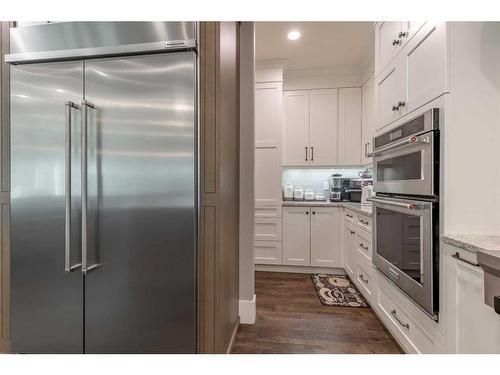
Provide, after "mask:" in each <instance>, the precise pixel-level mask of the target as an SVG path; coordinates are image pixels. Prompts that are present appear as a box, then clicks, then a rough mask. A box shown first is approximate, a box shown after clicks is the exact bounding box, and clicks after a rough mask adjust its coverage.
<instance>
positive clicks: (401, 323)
mask: <svg viewBox="0 0 500 375" xmlns="http://www.w3.org/2000/svg"><path fill="white" fill-rule="evenodd" d="M391 314H392V316H393V317H394V319H396V321H397V322H398V323H399V325H400V326H401V327H405V328H406V329H410V325H409V324H408V323H403V322H402V321H401V320H399V318H398V313H397V312H396V309H394V310H392V311H391Z"/></svg>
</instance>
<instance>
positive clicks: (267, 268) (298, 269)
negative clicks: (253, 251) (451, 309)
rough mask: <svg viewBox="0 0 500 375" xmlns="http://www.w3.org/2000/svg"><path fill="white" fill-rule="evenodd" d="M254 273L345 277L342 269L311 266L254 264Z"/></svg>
mask: <svg viewBox="0 0 500 375" xmlns="http://www.w3.org/2000/svg"><path fill="white" fill-rule="evenodd" d="M255 271H264V272H288V273H309V274H311V273H328V274H332V275H345V274H346V272H345V270H344V269H343V268H326V267H311V266H285V265H277V264H276V265H275V264H256V265H255Z"/></svg>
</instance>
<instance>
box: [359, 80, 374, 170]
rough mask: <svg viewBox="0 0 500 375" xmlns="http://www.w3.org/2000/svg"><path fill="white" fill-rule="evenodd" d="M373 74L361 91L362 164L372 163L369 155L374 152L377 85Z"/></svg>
mask: <svg viewBox="0 0 500 375" xmlns="http://www.w3.org/2000/svg"><path fill="white" fill-rule="evenodd" d="M374 82H375V81H374V77H373V74H372V75H371V77H370V78H369V79H368V80H367V81H366V82H365V84H364V85H363V87H362V89H361V100H362V104H361V109H362V111H361V115H362V117H361V139H362V142H361V146H362V147H361V164H368V163H371V161H372V160H371V158H369V157H368V156H366V155H367V153H370V152H372V137H373V129H374V123H375V83H374Z"/></svg>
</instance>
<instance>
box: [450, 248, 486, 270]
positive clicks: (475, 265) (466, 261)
mask: <svg viewBox="0 0 500 375" xmlns="http://www.w3.org/2000/svg"><path fill="white" fill-rule="evenodd" d="M451 257H452V258H455V259H458V260H461V261H462V262H464V263H467V264H470V265H471V266H474V267H480V265H479V263H474V262H471V261H470V260H467V259H464V258H462V257H461V256H460V253H459V252H458V251H457V252H456V253H455V254H452V256H451Z"/></svg>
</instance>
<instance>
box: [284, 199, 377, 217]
mask: <svg viewBox="0 0 500 375" xmlns="http://www.w3.org/2000/svg"><path fill="white" fill-rule="evenodd" d="M282 206H283V207H344V208H347V209H349V210H352V211H355V212H357V213H360V214H363V215H368V216H371V215H372V207H371V205H370V206H361V203H357V202H330V201H283V202H282Z"/></svg>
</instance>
